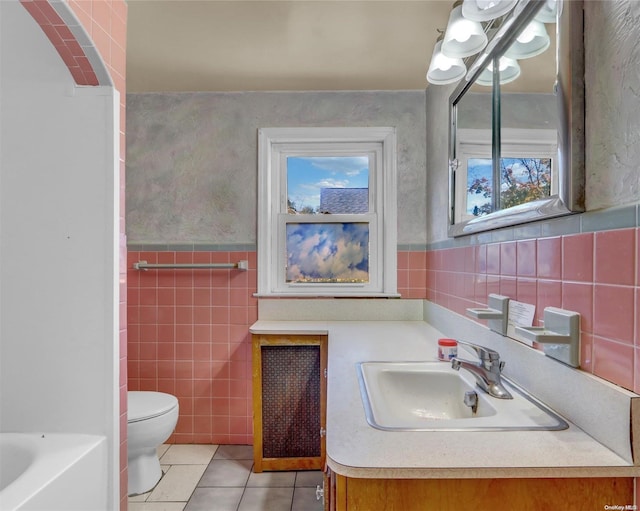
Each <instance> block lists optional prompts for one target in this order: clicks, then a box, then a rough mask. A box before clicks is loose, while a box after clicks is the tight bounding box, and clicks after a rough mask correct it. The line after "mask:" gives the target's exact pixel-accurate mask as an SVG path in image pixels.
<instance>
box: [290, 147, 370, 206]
mask: <svg viewBox="0 0 640 511" xmlns="http://www.w3.org/2000/svg"><path fill="white" fill-rule="evenodd" d="M287 212H288V213H289V214H296V213H299V214H306V215H309V214H316V213H321V214H345V213H347V214H352V213H368V212H369V157H368V156H288V157H287Z"/></svg>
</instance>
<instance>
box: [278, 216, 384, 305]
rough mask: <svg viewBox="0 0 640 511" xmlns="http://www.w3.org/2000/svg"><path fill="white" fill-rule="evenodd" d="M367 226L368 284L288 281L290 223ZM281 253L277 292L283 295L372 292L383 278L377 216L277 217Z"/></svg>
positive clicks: (279, 250) (279, 251) (279, 252)
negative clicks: (287, 233)
mask: <svg viewBox="0 0 640 511" xmlns="http://www.w3.org/2000/svg"><path fill="white" fill-rule="evenodd" d="M301 223H310V224H331V223H335V224H349V223H358V224H362V223H364V224H368V225H369V247H368V252H369V254H368V258H369V281H368V282H363V283H355V282H352V283H341V282H340V283H339V282H331V283H326V284H323V283H318V282H314V283H304V282H287V281H286V269H287V254H286V249H287V240H286V226H287V224H301ZM277 239H278V241H277V244H278V254H279V256H278V257H277V261H276V264H277V265H278V266H277V281H276V286H275V289H274V290H275V291H276V292H278V293H282V294H299V293H301V292H305V293H306V292H316V293H318V294H321V295H323V294H327V293H329V294H332V293H335V292H336V290H350V291H359V292H363V293H365V292H372V291H375V290H377V289H378V287H379V283H380V280H381V279H382V268H381V266H380V264H379V261H378V257H377V252H378V251H379V250H380V249H381V247H380V245H381V243H380V237H379V235H378V221H377V215H375V214H368V215H362V214H358V215H330V218H326V216H324V215H323V216H320V215H289V214H281V215H278V236H277Z"/></svg>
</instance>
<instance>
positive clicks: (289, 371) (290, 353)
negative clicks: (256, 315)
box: [253, 334, 328, 472]
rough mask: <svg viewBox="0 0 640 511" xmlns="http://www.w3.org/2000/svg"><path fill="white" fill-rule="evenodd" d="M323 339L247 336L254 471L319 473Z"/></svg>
mask: <svg viewBox="0 0 640 511" xmlns="http://www.w3.org/2000/svg"><path fill="white" fill-rule="evenodd" d="M327 344H328V342H327V336H326V335H258V334H255V335H253V458H254V468H253V469H254V471H255V472H262V471H263V470H322V469H323V468H324V462H325V445H326V434H325V427H326V416H327V405H326V403H327V379H326V368H327Z"/></svg>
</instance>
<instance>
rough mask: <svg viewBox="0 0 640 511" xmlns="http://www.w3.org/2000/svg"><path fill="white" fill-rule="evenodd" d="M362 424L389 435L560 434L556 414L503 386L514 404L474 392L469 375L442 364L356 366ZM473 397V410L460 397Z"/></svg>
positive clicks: (564, 425)
mask: <svg viewBox="0 0 640 511" xmlns="http://www.w3.org/2000/svg"><path fill="white" fill-rule="evenodd" d="M357 368H358V378H359V381H360V393H361V395H362V401H363V404H364V408H365V413H366V417H367V421H368V422H369V424H370V425H371V426H373V427H374V428H377V429H383V430H392V431H443V430H446V431H479V430H487V431H496V430H560V429H566V428H568V427H569V426H568V424H567V423H566V422H565V421H564V420H563V419H562V418H561V417H560V416H558V415H557V414H556V413H554V412H553V411H551V410H550V409H549V408H547V407H546V406H544V405H543V404H542V403H540V402H538V401H536V400H535V399H534V398H532V397H531V396H529V395H527V394H526V393H525V392H524V391H523V390H522V389H520V388H518V387H517V386H515V385H514V384H512V383H510V382H508V381H505V386H506V387H508V390H509V391H510V392H511V394H512V395H513V399H498V398H495V397H492V396H489V395H488V394H487V393H485V392H484V391H482V390H481V389H480V388H478V387H477V386H476V384H475V378H474V377H473V375H471V374H470V373H469V372H468V371H465V370H464V369H461V370H460V371H455V370H453V369H452V368H451V365H450V364H448V363H446V362H361V363H359V364H357ZM468 392H475V393H476V394H477V409H476V410H475V411H474V410H472V408H471V406H468V405H467V404H465V402H464V401H465V399H464V398H465V393H468Z"/></svg>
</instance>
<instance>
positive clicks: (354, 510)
mask: <svg viewBox="0 0 640 511" xmlns="http://www.w3.org/2000/svg"><path fill="white" fill-rule="evenodd" d="M328 474H329V475H328V478H329V482H328V483H327V482H325V488H326V487H327V484H328V485H329V487H331V488H332V491H331V492H330V494H329V495H330V499H329V503H328V506H329V507H325V509H329V510H335V511H347V510H348V511H370V510H372V509H384V510H385V511H459V510H460V509H473V510H474V511H513V510H514V509H517V510H518V511H541V510H545V509H549V510H551V509H571V510H573V511H582V510H584V511H587V510H596V509H607V508H606V506H607V505H608V506H613V505H622V506H625V505H629V506H632V505H633V502H634V500H633V479H632V478H568V479H559V478H558V479H542V478H539V479H359V478H351V477H345V476H343V475H340V474H336V473H335V472H331V471H330V470H329V471H328ZM325 496H326V492H325ZM326 505H327V503H325V506H326ZM612 509H613V508H612ZM629 509H632V507H629Z"/></svg>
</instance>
